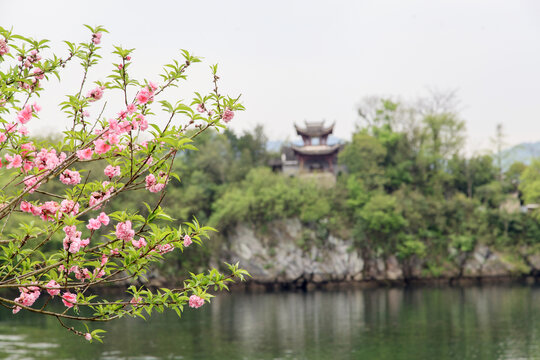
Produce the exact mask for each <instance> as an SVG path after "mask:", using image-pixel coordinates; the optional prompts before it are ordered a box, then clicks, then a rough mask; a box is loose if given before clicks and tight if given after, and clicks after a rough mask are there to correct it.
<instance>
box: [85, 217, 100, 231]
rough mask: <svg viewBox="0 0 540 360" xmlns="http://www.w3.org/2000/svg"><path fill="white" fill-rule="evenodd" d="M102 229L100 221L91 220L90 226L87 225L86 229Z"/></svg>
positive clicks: (89, 221)
mask: <svg viewBox="0 0 540 360" xmlns="http://www.w3.org/2000/svg"><path fill="white" fill-rule="evenodd" d="M100 227H101V222H100V221H99V220H98V219H90V220H88V224H87V225H86V228H87V229H89V230H98V229H99V228H100Z"/></svg>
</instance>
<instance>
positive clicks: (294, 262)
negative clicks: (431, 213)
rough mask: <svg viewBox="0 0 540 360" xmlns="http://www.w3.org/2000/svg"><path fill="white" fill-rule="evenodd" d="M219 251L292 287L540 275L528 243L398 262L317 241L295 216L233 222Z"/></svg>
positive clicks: (256, 274)
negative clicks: (263, 224)
mask: <svg viewBox="0 0 540 360" xmlns="http://www.w3.org/2000/svg"><path fill="white" fill-rule="evenodd" d="M222 254H223V258H222V259H221V260H223V261H228V262H231V261H232V262H236V261H240V264H241V266H242V267H243V268H245V269H247V270H248V271H249V272H250V273H251V275H252V276H253V279H254V281H256V282H259V283H266V284H284V285H293V286H305V285H306V284H324V283H331V282H342V281H405V282H408V281H415V280H428V279H448V280H449V281H453V280H455V279H462V278H488V277H491V278H494V277H521V276H527V275H533V276H537V275H538V274H540V255H539V254H537V253H536V252H535V251H533V250H532V249H528V248H521V249H513V250H512V251H506V252H505V251H500V250H495V249H493V248H490V247H488V246H486V245H482V244H478V245H477V246H476V247H475V249H474V251H471V252H469V253H462V254H454V255H452V254H449V256H448V259H444V260H439V261H436V260H434V259H409V260H407V261H399V260H398V259H397V258H396V256H387V257H384V258H383V257H376V256H373V255H370V256H369V257H368V256H364V255H363V254H362V253H361V251H360V250H358V249H357V248H356V247H355V246H354V244H353V241H352V240H351V239H341V238H339V237H336V236H333V235H331V234H329V235H327V236H326V237H325V238H323V239H320V237H319V239H318V240H317V236H316V234H315V232H314V231H313V230H310V229H307V228H305V227H303V226H302V224H301V223H300V221H299V220H297V219H291V220H284V221H275V222H273V223H271V224H269V226H268V227H267V228H265V230H264V231H262V230H261V229H257V228H255V227H254V226H248V225H238V226H237V227H236V228H235V230H234V231H233V232H232V233H231V234H229V236H228V237H227V244H226V246H225V247H224V249H223V252H222ZM434 264H436V265H434Z"/></svg>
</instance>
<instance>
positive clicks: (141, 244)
mask: <svg viewBox="0 0 540 360" xmlns="http://www.w3.org/2000/svg"><path fill="white" fill-rule="evenodd" d="M131 244H132V245H133V246H134V247H136V248H137V249H140V248H142V247H145V246H146V245H147V244H146V240H145V239H144V238H140V239H139V240H135V239H131Z"/></svg>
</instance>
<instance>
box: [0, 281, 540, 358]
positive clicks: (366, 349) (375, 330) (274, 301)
mask: <svg viewBox="0 0 540 360" xmlns="http://www.w3.org/2000/svg"><path fill="white" fill-rule="evenodd" d="M104 328H105V329H106V330H107V331H108V333H107V334H106V338H105V343H104V344H99V343H94V344H89V343H88V342H86V341H85V340H84V339H82V338H80V337H77V336H73V335H72V334H70V333H68V332H67V331H66V330H64V329H63V328H61V327H60V326H59V325H58V323H57V321H56V319H54V318H48V317H47V318H45V317H43V316H36V315H33V314H29V313H25V312H22V311H21V312H20V313H19V314H17V315H16V316H14V315H11V313H10V312H9V311H8V310H7V309H3V310H0V358H5V359H13V360H19V359H332V360H337V359H430V360H431V359H460V360H461V359H489V360H493V359H540V288H539V287H526V286H517V285H516V286H483V287H465V288H413V289H395V288H394V289H370V290H359V289H351V290H334V291H314V292H307V293H300V292H281V293H244V292H234V293H232V294H226V295H221V296H219V297H217V298H215V299H214V300H213V301H212V304H210V305H208V304H206V305H204V306H203V307H202V308H200V309H198V310H192V309H189V310H188V311H186V312H185V313H184V315H183V317H182V319H178V318H177V317H176V315H175V314H174V313H172V312H171V313H165V314H157V315H154V316H152V318H151V319H150V320H149V321H147V322H145V321H143V320H142V319H131V318H125V319H120V320H119V321H115V322H112V323H108V324H106V325H105V326H104Z"/></svg>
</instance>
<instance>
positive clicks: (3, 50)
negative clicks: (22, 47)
mask: <svg viewBox="0 0 540 360" xmlns="http://www.w3.org/2000/svg"><path fill="white" fill-rule="evenodd" d="M8 52H9V47H8V45H7V40H6V39H0V56H3V55H5V54H7V53H8Z"/></svg>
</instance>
